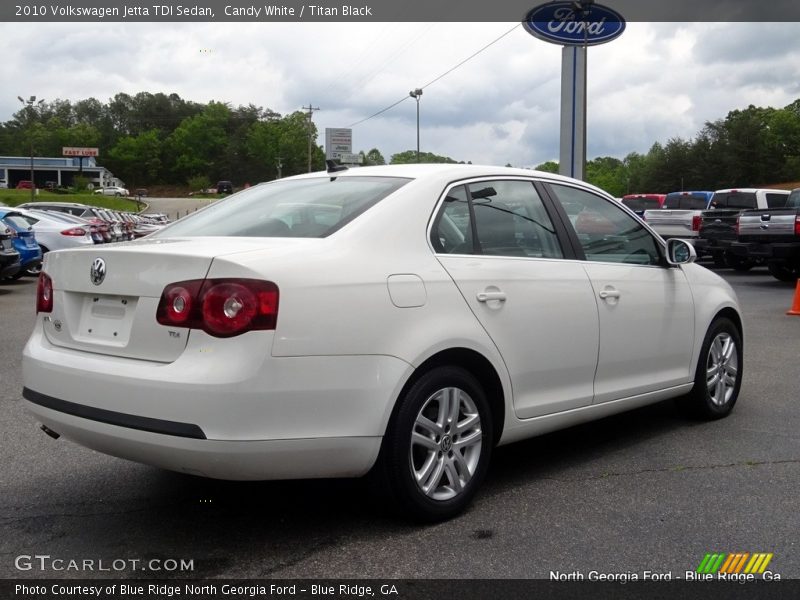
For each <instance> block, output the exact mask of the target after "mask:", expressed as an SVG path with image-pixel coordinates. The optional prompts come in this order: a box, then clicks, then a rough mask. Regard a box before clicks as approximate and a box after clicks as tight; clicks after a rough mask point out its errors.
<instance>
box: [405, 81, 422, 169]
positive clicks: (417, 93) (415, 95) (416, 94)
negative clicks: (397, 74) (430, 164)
mask: <svg viewBox="0 0 800 600" xmlns="http://www.w3.org/2000/svg"><path fill="white" fill-rule="evenodd" d="M408 95H409V96H411V97H412V98H414V100H416V101H417V162H419V97H420V96H422V90H421V89H420V88H417V89H415V90H411V91H410V92H408Z"/></svg>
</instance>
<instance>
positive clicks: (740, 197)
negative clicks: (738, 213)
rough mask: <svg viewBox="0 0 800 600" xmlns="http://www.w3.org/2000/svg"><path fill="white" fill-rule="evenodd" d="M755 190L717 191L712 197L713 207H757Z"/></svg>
mask: <svg viewBox="0 0 800 600" xmlns="http://www.w3.org/2000/svg"><path fill="white" fill-rule="evenodd" d="M756 206H758V205H757V204H756V193H755V192H716V193H715V194H714V197H713V198H712V199H711V207H713V208H756Z"/></svg>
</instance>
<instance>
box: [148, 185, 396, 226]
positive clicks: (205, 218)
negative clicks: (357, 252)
mask: <svg viewBox="0 0 800 600" xmlns="http://www.w3.org/2000/svg"><path fill="white" fill-rule="evenodd" d="M409 181H410V179H404V178H399V177H315V178H313V179H294V180H281V181H274V182H271V183H266V184H262V185H257V186H255V187H251V188H248V189H246V190H244V191H242V192H239V193H238V194H234V195H233V196H230V197H229V198H227V199H225V200H220V201H218V202H216V203H214V204H212V205H211V206H209V207H208V208H206V209H204V210H202V211H199V212H196V213H194V214H192V215H190V216H188V217H185V218H183V219H181V220H180V221H176V222H175V223H173V224H172V225H169V226H168V227H166V228H164V229H163V230H162V231H161V232H159V233H158V234H154V236H155V237H175V236H242V237H318V238H321V237H326V236H328V235H330V234H331V233H333V232H334V231H336V230H338V229H340V228H341V227H343V226H344V225H345V224H347V223H349V222H350V221H352V220H353V219H355V218H356V217H357V216H359V215H360V214H361V213H363V212H364V211H366V210H367V209H368V208H370V207H372V206H374V205H375V204H377V203H378V202H380V201H381V200H383V199H384V198H385V197H386V196H388V195H389V194H391V193H392V192H394V191H395V190H397V189H399V188H400V187H402V186H403V185H405V184H406V183H408V182H409Z"/></svg>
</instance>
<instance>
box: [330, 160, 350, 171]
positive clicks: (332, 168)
mask: <svg viewBox="0 0 800 600" xmlns="http://www.w3.org/2000/svg"><path fill="white" fill-rule="evenodd" d="M325 164H326V165H327V166H328V173H336V172H337V171H347V165H337V164H336V161H335V160H333V159H331V158H329V159H327V160H326V161H325Z"/></svg>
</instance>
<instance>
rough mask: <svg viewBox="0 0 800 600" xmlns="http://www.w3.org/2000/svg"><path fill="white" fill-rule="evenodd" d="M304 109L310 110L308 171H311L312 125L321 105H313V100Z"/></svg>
mask: <svg viewBox="0 0 800 600" xmlns="http://www.w3.org/2000/svg"><path fill="white" fill-rule="evenodd" d="M303 110H307V111H308V172H309V173H311V137H312V136H311V125H312V119H313V118H314V111H315V110H319V106H312V105H311V102H309V103H308V106H304V107H303Z"/></svg>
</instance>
